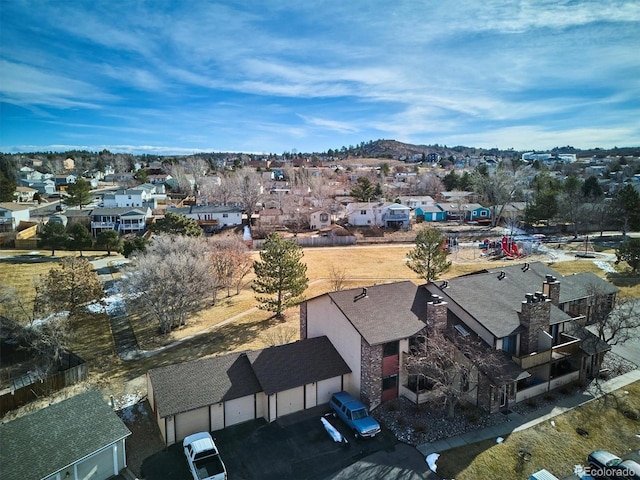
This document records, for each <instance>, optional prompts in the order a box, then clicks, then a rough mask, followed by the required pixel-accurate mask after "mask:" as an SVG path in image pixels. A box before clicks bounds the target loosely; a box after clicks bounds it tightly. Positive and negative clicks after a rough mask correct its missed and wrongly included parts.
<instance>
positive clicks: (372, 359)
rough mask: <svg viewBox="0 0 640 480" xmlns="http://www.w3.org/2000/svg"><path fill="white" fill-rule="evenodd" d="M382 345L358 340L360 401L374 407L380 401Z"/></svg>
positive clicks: (370, 407) (371, 407)
mask: <svg viewBox="0 0 640 480" xmlns="http://www.w3.org/2000/svg"><path fill="white" fill-rule="evenodd" d="M382 350H383V346H382V345H374V346H371V345H369V344H368V343H367V342H366V340H365V339H364V338H363V339H361V341H360V358H361V367H360V368H361V371H360V397H361V400H362V402H363V403H364V404H365V405H367V407H369V409H374V408H376V407H377V406H378V405H380V403H381V402H382Z"/></svg>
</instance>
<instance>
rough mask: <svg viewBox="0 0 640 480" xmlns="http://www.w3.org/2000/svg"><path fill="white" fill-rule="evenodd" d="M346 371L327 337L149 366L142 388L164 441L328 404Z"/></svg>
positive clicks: (345, 380)
mask: <svg viewBox="0 0 640 480" xmlns="http://www.w3.org/2000/svg"><path fill="white" fill-rule="evenodd" d="M350 376H351V370H350V369H349V367H348V366H347V364H346V363H345V361H344V360H343V359H342V358H341V357H340V355H339V354H338V352H337V351H336V349H335V348H334V347H333V345H332V344H331V342H330V341H329V339H328V338H327V337H324V336H318V337H316V338H311V339H308V340H304V341H298V342H294V343H288V344H285V345H280V346H275V347H270V348H266V349H264V350H256V351H249V352H235V353H229V354H226V355H220V356H216V357H209V358H204V359H201V360H195V361H191V362H184V363H178V364H174V365H168V366H166V367H160V368H154V369H152V370H149V372H148V373H147V391H148V398H149V403H150V405H151V408H152V409H153V412H154V414H155V418H156V421H157V423H158V426H159V427H160V431H161V432H162V436H163V438H164V440H165V442H166V443H167V445H171V444H173V443H177V442H180V441H181V440H182V439H183V438H185V437H186V436H187V435H190V434H192V433H195V432H199V431H214V430H220V429H223V428H225V427H228V426H231V425H236V424H238V423H242V422H245V421H248V420H254V419H258V418H264V419H265V420H266V421H268V422H272V421H274V420H276V419H278V418H280V417H282V416H283V415H287V414H289V413H294V412H298V411H301V410H305V409H308V408H312V407H315V406H317V405H322V404H326V403H328V402H329V399H330V397H331V394H332V393H333V392H336V391H340V390H342V389H344V388H346V386H347V385H349V384H350V383H351V381H350Z"/></svg>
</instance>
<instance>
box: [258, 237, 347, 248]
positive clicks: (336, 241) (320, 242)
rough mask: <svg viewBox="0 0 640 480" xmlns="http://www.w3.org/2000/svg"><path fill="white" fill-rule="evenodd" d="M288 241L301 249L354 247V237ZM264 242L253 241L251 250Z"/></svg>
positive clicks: (304, 238) (260, 246)
mask: <svg viewBox="0 0 640 480" xmlns="http://www.w3.org/2000/svg"><path fill="white" fill-rule="evenodd" d="M288 240H293V241H294V242H295V243H297V244H298V245H300V246H301V247H333V246H337V245H354V244H355V243H356V237H354V236H352V235H345V236H335V237H331V236H329V237H293V238H289V239H288ZM264 242H265V240H264V239H260V240H254V241H253V248H254V249H256V250H259V249H260V248H262V244H263V243H264Z"/></svg>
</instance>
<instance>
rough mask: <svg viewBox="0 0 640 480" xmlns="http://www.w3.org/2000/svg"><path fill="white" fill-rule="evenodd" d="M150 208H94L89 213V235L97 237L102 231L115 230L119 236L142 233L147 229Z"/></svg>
mask: <svg viewBox="0 0 640 480" xmlns="http://www.w3.org/2000/svg"><path fill="white" fill-rule="evenodd" d="M150 217H151V209H150V208H148V207H147V208H144V207H142V208H127V207H114V208H95V209H93V210H92V211H91V233H92V234H93V236H94V237H95V236H97V235H98V234H99V233H100V232H101V231H102V230H115V231H117V232H118V233H120V234H125V233H142V232H144V231H145V229H146V228H147V218H150Z"/></svg>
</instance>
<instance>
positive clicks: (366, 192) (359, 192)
mask: <svg viewBox="0 0 640 480" xmlns="http://www.w3.org/2000/svg"><path fill="white" fill-rule="evenodd" d="M376 191H377V189H376V186H375V185H374V184H373V183H371V180H369V179H368V178H367V177H358V179H357V180H356V184H355V185H354V186H353V188H352V189H351V196H352V197H353V198H354V199H355V200H356V201H358V202H370V201H371V200H372V199H373V198H374V197H375V196H376Z"/></svg>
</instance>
